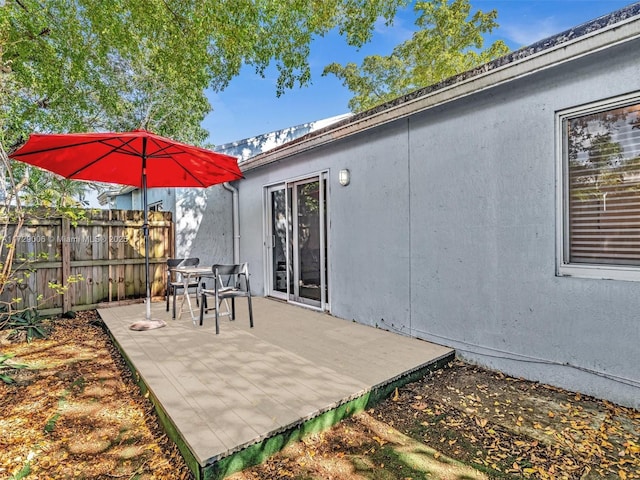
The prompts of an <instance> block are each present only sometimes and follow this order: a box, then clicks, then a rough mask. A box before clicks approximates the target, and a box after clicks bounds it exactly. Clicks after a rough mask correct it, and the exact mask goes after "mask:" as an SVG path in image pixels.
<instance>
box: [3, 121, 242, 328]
mask: <svg viewBox="0 0 640 480" xmlns="http://www.w3.org/2000/svg"><path fill="white" fill-rule="evenodd" d="M9 156H10V157H11V158H13V159H15V160H20V161H22V162H25V163H28V164H31V165H35V166H37V167H40V168H43V169H45V170H48V171H50V172H53V173H56V174H58V175H61V176H63V177H66V178H69V179H76V180H93V181H98V182H106V183H117V184H122V185H131V186H133V187H138V188H140V189H142V192H143V204H144V224H143V231H144V239H145V274H146V275H145V281H146V289H147V290H146V323H143V322H137V323H135V324H133V325H132V326H131V328H134V329H148V328H158V327H161V326H164V325H165V323H164V322H162V321H161V320H151V286H150V283H149V219H148V211H147V209H148V207H147V189H148V188H154V187H209V186H211V185H215V184H218V183H223V182H228V181H233V180H238V179H240V178H242V173H241V172H240V169H239V168H238V161H237V159H236V158H235V157H231V156H229V155H224V154H221V153H216V152H213V151H211V150H206V149H204V148H200V147H196V146H193V145H187V144H184V143H180V142H177V141H175V140H172V139H169V138H166V137H161V136H160V135H156V134H154V133H151V132H149V131H147V130H134V131H131V132H122V133H112V132H109V133H69V134H32V135H30V136H29V139H28V140H27V142H26V143H25V144H24V145H23V146H22V147H20V148H19V149H18V150H16V151H15V152H14V153H12V154H11V155H9ZM145 327H148V328H145Z"/></svg>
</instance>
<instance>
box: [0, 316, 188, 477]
mask: <svg viewBox="0 0 640 480" xmlns="http://www.w3.org/2000/svg"><path fill="white" fill-rule="evenodd" d="M51 326H52V327H53V331H52V333H51V336H50V337H49V338H48V339H44V340H34V341H32V342H31V343H27V342H26V341H24V342H20V343H10V342H8V340H7V338H6V337H7V335H6V333H7V332H0V333H2V334H5V335H3V336H2V342H1V343H0V354H4V355H14V356H13V357H12V358H11V359H9V360H7V361H6V362H5V364H6V363H11V362H13V363H14V364H23V365H27V366H28V368H21V369H16V370H10V369H3V370H2V371H1V372H0V373H2V374H5V375H10V376H11V377H12V378H13V379H14V380H15V381H14V382H13V383H10V384H7V383H5V382H0V478H2V479H20V478H27V479H31V478H33V479H38V480H45V479H56V480H59V479H111V480H113V479H117V478H123V479H139V480H143V479H178V480H180V479H190V478H191V475H190V472H189V471H188V469H187V466H186V464H185V462H184V460H183V459H182V457H181V456H180V454H179V452H178V450H177V448H176V447H175V445H174V444H173V443H172V442H171V441H170V440H169V439H168V438H167V437H166V436H165V435H164V434H163V432H162V430H161V428H160V426H159V424H158V421H157V417H156V416H155V413H154V410H153V406H152V404H151V402H150V401H148V400H147V399H146V398H144V397H143V396H142V395H141V394H140V390H139V389H138V387H137V385H136V384H135V383H134V382H133V380H132V378H131V373H130V371H129V370H128V369H127V367H126V365H125V364H124V362H123V361H122V358H121V357H120V355H119V353H118V351H117V350H116V349H115V348H114V347H113V345H112V343H111V341H110V339H109V337H108V335H107V334H106V333H105V331H104V330H103V328H102V326H101V321H100V320H99V317H98V316H97V314H96V313H95V312H83V313H79V314H78V316H77V317H76V318H75V319H65V320H56V321H54V322H52V324H51Z"/></svg>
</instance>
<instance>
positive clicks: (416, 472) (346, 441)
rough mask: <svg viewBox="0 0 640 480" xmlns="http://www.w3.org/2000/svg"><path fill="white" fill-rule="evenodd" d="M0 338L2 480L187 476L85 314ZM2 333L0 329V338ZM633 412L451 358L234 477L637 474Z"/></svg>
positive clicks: (639, 452)
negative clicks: (37, 335) (37, 331)
mask: <svg viewBox="0 0 640 480" xmlns="http://www.w3.org/2000/svg"><path fill="white" fill-rule="evenodd" d="M53 326H54V330H53V333H52V335H51V337H50V338H49V339H47V340H36V341H33V342H32V343H30V344H27V343H26V342H21V343H10V342H8V341H7V340H6V335H0V337H2V338H0V355H7V354H11V355H15V356H14V357H12V358H10V359H9V360H7V361H6V362H5V364H6V363H11V362H13V363H14V364H15V363H18V364H24V365H27V366H28V367H29V368H27V369H25V368H22V369H15V370H14V369H11V368H4V369H2V370H0V373H1V374H5V375H7V374H9V375H11V376H12V377H13V378H14V379H15V383H11V384H6V383H4V382H0V479H21V478H26V479H31V478H33V479H38V480H44V479H56V480H57V479H71V478H73V479H114V478H124V479H178V480H180V479H184V480H186V479H190V478H191V475H190V473H189V472H188V470H187V467H186V465H185V463H184V461H183V460H182V458H181V457H180V455H179V452H178V451H177V449H176V447H175V446H174V445H173V444H172V443H171V442H170V441H169V440H168V439H167V438H166V437H165V435H164V434H163V433H162V430H161V429H160V427H159V425H158V422H157V418H156V417H155V415H154V413H153V408H152V406H151V403H150V402H149V401H148V400H147V399H146V398H144V396H142V395H140V393H139V390H138V388H137V386H136V385H135V383H134V382H133V381H132V379H131V375H130V373H129V371H128V370H127V369H126V367H125V365H124V362H123V361H122V359H121V357H120V356H119V354H118V352H117V350H116V349H115V348H114V347H113V346H112V345H111V343H110V340H109V337H108V336H107V335H106V333H105V332H104V330H103V328H102V326H101V322H100V320H99V318H97V317H96V314H95V312H89V313H83V314H79V315H78V317H77V318H76V319H73V320H57V321H55V322H54V323H53ZM2 333H5V332H0V334H2ZM639 439H640V412H638V411H636V410H632V409H628V408H623V407H620V406H616V405H613V404H611V403H608V402H603V401H598V400H596V399H593V398H588V397H585V396H581V395H579V394H574V393H571V392H566V391H563V390H560V389H556V388H553V387H549V386H545V385H541V384H537V383H532V382H527V381H524V380H521V379H514V378H510V377H506V376H504V375H502V374H500V373H496V372H490V371H486V370H483V369H480V368H477V367H474V366H471V365H467V364H464V363H462V362H459V361H456V362H453V363H452V364H450V365H449V367H448V368H445V369H443V370H439V371H437V372H434V373H433V374H431V375H429V376H427V377H425V378H424V379H422V380H421V381H418V382H416V383H412V384H409V385H407V386H405V387H404V388H401V389H399V390H397V391H396V392H395V393H394V395H392V397H391V398H389V399H387V400H386V401H384V402H382V403H381V404H379V405H378V406H376V407H375V408H374V409H371V410H369V411H367V412H363V413H361V414H359V415H356V416H354V417H352V418H350V419H347V420H345V421H343V422H341V423H340V424H338V425H336V426H335V427H334V428H332V429H330V430H328V431H326V432H324V433H321V434H316V435H312V436H310V437H308V438H306V439H305V440H304V441H302V442H298V443H295V444H292V445H290V446H288V447H287V448H286V449H285V450H283V451H282V452H281V453H280V454H278V455H276V456H274V457H273V458H271V459H270V460H268V461H267V462H265V463H264V464H262V465H259V466H256V467H253V468H250V469H247V470H245V471H243V472H239V473H237V474H235V475H233V476H232V477H230V478H231V479H232V480H254V479H267V480H268V479H283V478H284V479H286V478H294V479H300V480H308V479H323V480H328V479H334V480H342V479H380V480H382V479H385V480H386V479H402V480H409V479H411V480H417V479H445V480H446V479H489V478H523V477H524V478H536V479H537V478H540V479H547V478H548V479H584V480H591V479H603V478H605V479H622V480H625V479H633V478H640V440H639Z"/></svg>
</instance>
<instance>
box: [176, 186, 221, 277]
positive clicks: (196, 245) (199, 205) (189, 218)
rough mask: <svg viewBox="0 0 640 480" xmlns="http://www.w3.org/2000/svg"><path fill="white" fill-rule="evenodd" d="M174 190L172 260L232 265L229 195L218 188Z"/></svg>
mask: <svg viewBox="0 0 640 480" xmlns="http://www.w3.org/2000/svg"><path fill="white" fill-rule="evenodd" d="M175 190H176V206H175V217H174V218H175V232H176V257H177V258H186V257H198V258H199V259H200V264H201V265H213V264H215V263H233V214H232V200H233V198H232V195H231V192H229V191H227V190H225V189H224V187H223V186H222V185H214V186H213V187H209V188H207V189H202V188H179V189H175Z"/></svg>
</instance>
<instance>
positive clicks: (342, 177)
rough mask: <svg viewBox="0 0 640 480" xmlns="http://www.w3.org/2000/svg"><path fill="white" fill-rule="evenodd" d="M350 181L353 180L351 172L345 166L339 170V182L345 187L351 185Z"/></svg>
mask: <svg viewBox="0 0 640 480" xmlns="http://www.w3.org/2000/svg"><path fill="white" fill-rule="evenodd" d="M350 181H351V173H350V172H349V170H348V169H346V168H343V169H342V170H340V171H339V172H338V182H340V185H342V186H343V187H346V186H347V185H349V182H350Z"/></svg>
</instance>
